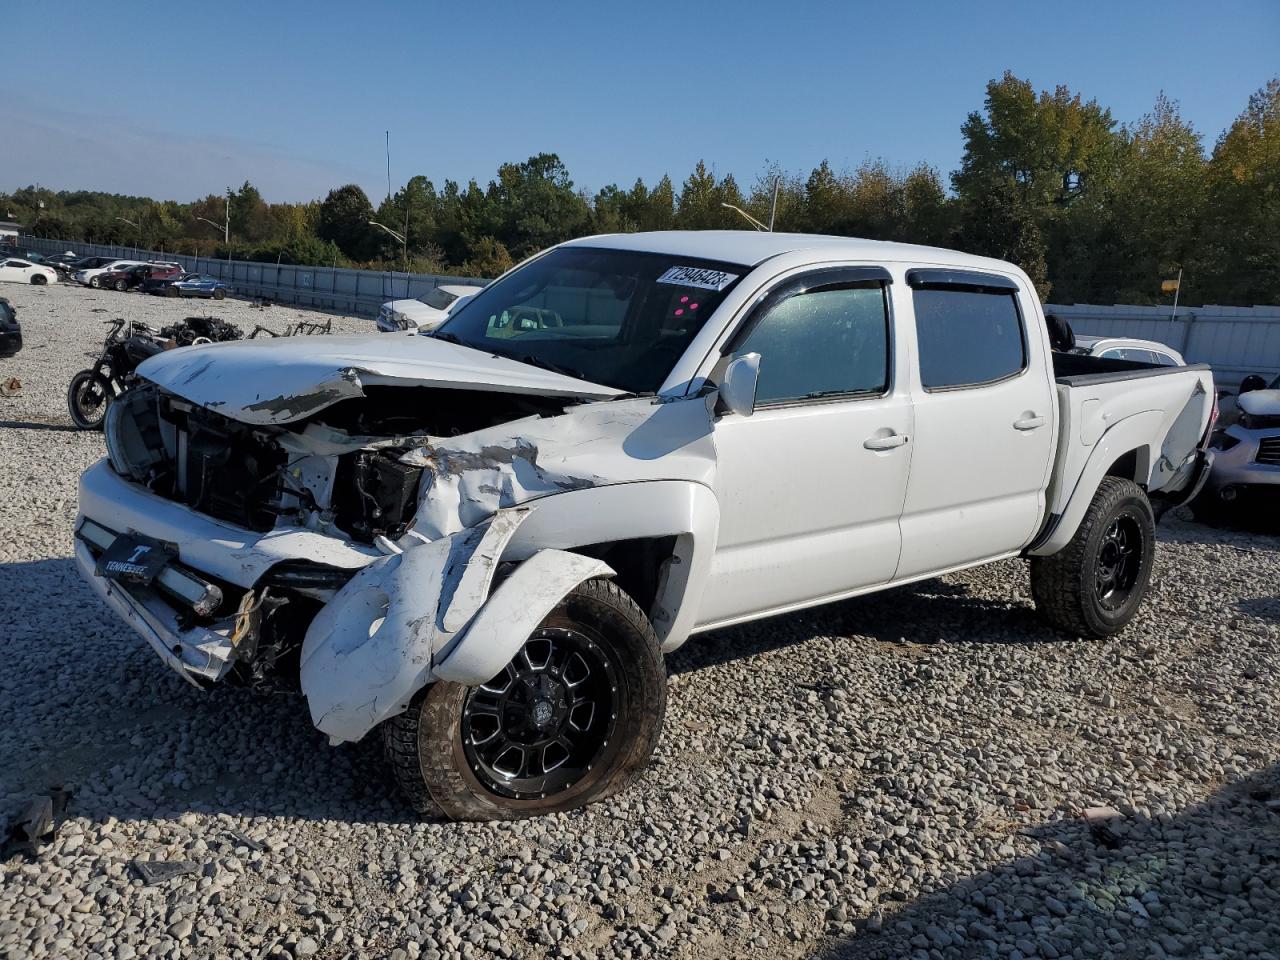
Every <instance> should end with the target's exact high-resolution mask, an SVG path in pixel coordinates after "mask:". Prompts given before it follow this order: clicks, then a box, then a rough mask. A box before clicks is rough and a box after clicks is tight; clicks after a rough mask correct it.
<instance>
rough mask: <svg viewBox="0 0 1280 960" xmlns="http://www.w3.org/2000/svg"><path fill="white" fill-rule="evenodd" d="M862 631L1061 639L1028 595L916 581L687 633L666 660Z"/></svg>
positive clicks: (679, 667)
mask: <svg viewBox="0 0 1280 960" xmlns="http://www.w3.org/2000/svg"><path fill="white" fill-rule="evenodd" d="M845 636H861V637H870V638H872V639H875V640H879V641H882V642H886V643H912V644H938V643H982V644H1010V643H1013V644H1041V643H1054V642H1058V641H1063V640H1067V639H1069V638H1066V637H1064V636H1063V635H1062V634H1060V633H1058V632H1056V631H1055V630H1053V629H1052V628H1051V627H1049V626H1047V625H1046V624H1045V622H1044V621H1043V620H1041V619H1040V618H1039V616H1037V614H1036V612H1035V609H1034V608H1033V607H1032V606H1031V602H1030V600H1029V599H1026V600H1021V601H1018V600H1010V601H1008V602H1004V601H999V600H991V599H988V598H985V597H977V596H973V595H971V594H970V593H969V591H968V589H967V588H966V587H965V586H964V585H963V584H953V583H947V582H945V581H943V580H923V581H920V582H919V583H913V584H909V585H907V586H903V587H895V588H893V589H890V590H885V591H882V592H879V593H871V594H867V595H865V596H861V597H853V598H852V599H849V600H842V601H839V602H837V603H831V604H827V605H825V606H821V607H812V608H810V609H808V610H801V611H798V612H796V613H787V614H781V615H779V616H776V617H770V618H769V619H767V620H759V621H755V622H753V623H749V624H744V625H742V626H739V627H728V628H726V629H723V630H713V631H710V632H708V633H705V634H697V635H695V636H693V637H691V638H690V639H689V641H688V643H686V644H685V645H684V646H683V647H681V648H680V649H679V650H677V651H676V652H675V653H674V654H672V655H671V656H670V657H668V658H667V667H668V669H669V670H670V672H672V673H676V674H681V673H690V672H694V671H698V670H704V669H707V668H708V667H713V666H716V665H718V664H722V663H727V662H730V661H733V660H740V659H744V658H748V657H753V656H757V655H759V654H763V653H768V652H771V651H775V650H782V649H785V648H787V647H790V646H793V645H795V644H800V643H806V642H808V641H811V640H814V639H816V638H818V637H845Z"/></svg>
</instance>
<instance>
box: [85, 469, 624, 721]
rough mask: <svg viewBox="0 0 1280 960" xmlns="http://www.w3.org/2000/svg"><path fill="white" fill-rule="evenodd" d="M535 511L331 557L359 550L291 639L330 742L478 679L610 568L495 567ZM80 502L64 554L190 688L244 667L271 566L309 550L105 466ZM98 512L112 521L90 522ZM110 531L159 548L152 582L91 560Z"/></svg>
mask: <svg viewBox="0 0 1280 960" xmlns="http://www.w3.org/2000/svg"><path fill="white" fill-rule="evenodd" d="M104 471H105V473H106V474H109V476H108V475H104ZM151 501H154V503H152V502H151ZM144 507H154V510H152V509H143V508H144ZM533 509H534V508H533V507H529V506H521V507H512V508H506V509H501V510H498V511H497V512H495V513H494V514H493V515H492V516H490V517H488V518H486V519H485V520H483V521H481V522H479V523H477V524H475V525H473V526H470V527H467V528H465V529H463V530H460V531H458V532H457V533H452V534H448V535H445V536H442V537H440V538H438V539H434V540H427V539H425V538H422V537H420V536H416V535H415V536H410V537H406V538H404V539H403V540H402V541H401V544H402V546H399V547H394V548H393V549H395V551H396V552H394V553H391V554H389V555H388V554H384V553H379V554H378V555H377V557H376V558H374V559H370V558H369V557H368V556H367V555H366V554H363V553H359V552H357V551H356V548H355V547H354V546H353V547H349V548H348V549H349V550H350V551H351V553H352V554H353V555H354V556H350V555H344V557H345V558H346V559H349V560H350V559H354V557H359V559H360V560H361V561H363V562H362V564H361V566H360V569H359V570H358V571H353V575H351V576H350V578H349V579H347V580H346V582H345V583H344V584H343V585H341V586H340V587H338V588H336V589H332V590H327V591H324V602H323V604H322V605H321V606H319V609H318V612H317V613H315V615H314V617H313V618H311V619H310V620H309V622H307V623H306V624H305V627H304V628H302V629H300V630H299V631H298V635H297V636H296V642H297V647H298V651H299V660H298V664H299V675H298V679H299V681H300V684H301V687H302V692H303V694H304V695H305V696H306V698H307V703H308V706H309V708H310V711H311V716H312V721H313V722H314V724H315V726H316V727H317V728H318V729H319V730H321V731H322V732H324V733H326V734H328V736H329V738H330V741H331V742H333V743H341V742H346V741H353V740H359V739H361V738H362V737H363V736H364V735H365V734H367V733H368V732H369V731H370V730H372V729H373V728H374V727H376V726H377V725H378V724H380V723H382V722H383V721H384V720H386V719H388V718H389V717H391V716H394V715H395V714H397V713H400V712H401V711H403V710H404V709H405V708H406V707H407V706H408V705H409V702H410V701H411V700H412V698H413V696H414V695H415V694H416V693H417V692H418V691H419V690H421V689H422V688H423V687H425V686H426V685H427V684H429V683H432V682H435V681H437V680H447V681H452V682H455V683H462V684H466V685H475V684H479V683H483V682H485V681H486V680H488V679H490V678H491V677H493V676H494V675H495V674H497V673H498V672H499V671H500V670H501V669H502V667H503V666H504V665H505V664H506V663H507V662H508V661H510V659H511V658H512V657H513V656H515V655H516V653H517V652H518V651H519V649H520V647H521V646H522V645H523V644H524V642H525V640H526V639H527V638H528V636H529V635H530V634H531V633H532V632H533V631H534V630H535V629H536V628H537V626H538V624H539V623H541V622H542V620H543V619H544V618H545V617H546V616H547V614H548V613H550V612H551V610H553V609H554V608H555V606H556V605H557V604H558V603H560V602H561V600H562V599H563V598H564V597H565V595H566V594H568V593H569V592H570V591H571V590H573V588H574V587H576V586H577V585H578V584H579V583H581V582H583V581H585V580H589V579H592V578H596V577H610V576H613V574H614V571H613V570H612V569H611V568H610V567H609V566H608V565H607V564H605V563H603V562H602V561H600V560H597V559H594V558H591V557H587V556H583V555H581V554H576V553H571V552H566V551H562V550H556V549H542V550H538V551H536V552H534V553H532V554H531V555H527V556H526V558H525V559H523V561H521V562H518V563H517V562H509V563H506V564H503V555H504V553H505V552H506V550H507V547H508V545H509V544H510V543H511V540H512V538H513V536H514V535H515V533H516V531H517V529H518V528H519V527H520V525H521V524H522V523H523V522H524V521H525V519H526V518H527V517H528V516H529V514H530V513H531V512H532V510H533ZM81 510H82V514H81V519H80V521H79V522H78V524H77V533H76V559H77V562H78V564H79V566H80V569H81V572H82V573H83V575H84V578H85V580H86V581H87V582H88V583H89V584H90V585H91V586H92V587H93V589H94V592H95V593H97V594H98V596H99V597H101V598H102V599H103V600H104V601H105V602H106V603H107V604H108V605H109V606H110V607H111V608H112V609H114V610H115V611H116V613H118V614H119V615H120V617H121V618H122V619H123V620H124V621H125V622H126V623H127V624H129V626H130V627H132V628H133V629H134V630H135V631H136V632H137V633H138V634H139V635H140V636H141V637H142V638H143V639H145V640H146V641H147V643H148V644H150V645H151V647H152V648H153V649H154V650H155V651H156V653H157V654H159V656H160V658H161V660H163V661H164V662H165V664H166V665H167V666H168V667H170V668H171V669H172V670H174V671H175V672H177V673H178V674H179V675H181V676H182V677H183V678H184V679H186V680H188V681H189V682H191V683H193V684H195V685H197V686H203V685H204V684H206V683H214V682H217V681H220V680H223V679H225V678H226V677H227V675H228V674H229V673H230V672H231V671H232V670H233V668H235V667H236V665H237V664H238V663H242V662H243V663H244V664H245V666H246V667H250V666H252V665H253V664H254V662H255V661H254V650H255V649H256V645H257V642H258V635H259V630H258V626H259V624H258V622H257V621H255V620H254V619H253V613H254V611H255V610H256V609H257V606H258V604H260V603H262V602H264V600H265V598H266V596H267V592H268V590H272V591H274V590H275V589H276V588H275V587H274V586H272V585H271V584H273V583H274V582H275V578H276V573H275V572H273V571H272V570H271V567H272V566H273V565H276V564H285V563H286V562H297V561H307V560H310V559H312V558H311V557H308V556H307V554H306V553H305V552H303V553H297V552H293V551H292V550H285V549H283V547H284V545H285V544H288V545H289V546H290V547H295V548H297V547H300V546H301V547H302V548H305V546H307V545H308V544H309V543H312V542H313V540H314V539H318V538H319V535H317V534H315V533H314V532H309V531H296V532H290V531H283V532H280V533H279V535H277V536H274V537H273V536H272V535H271V534H264V535H262V536H261V537H258V538H257V539H254V537H253V535H250V534H248V533H247V532H246V531H243V530H238V529H236V528H233V527H228V526H227V525H225V524H222V523H218V522H217V521H212V520H210V519H208V518H205V517H202V516H199V515H198V514H195V513H194V512H192V511H190V510H188V509H187V508H185V507H183V506H182V505H179V504H174V503H172V502H171V501H167V500H163V499H161V498H159V497H155V496H154V495H152V494H150V493H148V492H147V491H145V490H143V489H141V488H140V487H138V486H136V485H134V484H129V483H127V482H126V481H124V480H122V479H120V478H119V477H117V476H116V475H115V474H114V472H112V471H110V468H109V467H106V466H105V464H99V465H98V467H95V468H91V470H90V471H89V473H86V474H85V478H84V480H83V481H82V486H81ZM106 516H112V517H114V518H115V519H114V520H113V527H114V528H116V529H112V528H108V527H107V526H106V524H105V523H104V522H103V521H101V520H98V519H95V518H97V517H106ZM205 528H213V529H215V530H216V531H217V532H218V533H219V536H218V537H217V538H213V539H200V538H198V537H196V536H193V534H195V533H199V532H203V533H205V534H206V535H207V533H208V532H209V531H208V530H206V529H205ZM119 536H123V537H125V538H126V542H128V543H130V544H132V543H134V542H137V541H139V540H145V541H148V542H158V543H159V544H161V545H163V547H164V550H165V552H166V553H167V554H168V559H167V560H166V563H165V564H164V565H163V567H161V568H160V570H159V571H158V572H156V573H155V575H154V578H153V579H152V580H151V581H150V582H149V583H146V584H142V583H132V582H126V581H123V580H118V579H113V578H112V577H114V576H116V574H115V573H113V574H112V577H108V576H104V575H103V573H102V572H101V568H102V562H101V558H102V557H103V555H104V553H105V552H106V550H107V549H109V548H110V547H111V545H112V544H113V543H114V541H115V539H116V538H117V537H119ZM299 538H301V539H299ZM308 538H312V539H311V540H309V539H308ZM324 539H325V540H330V541H331V538H324ZM250 540H253V541H254V542H253V543H249V542H247V541H250ZM330 549H331V550H337V549H338V547H337V546H332V545H331V548H330ZM197 558H199V559H197ZM233 561H234V562H233ZM500 565H501V566H502V567H503V571H502V575H501V576H500V575H499V567H500ZM227 574H232V575H233V576H227ZM345 576H346V575H345V574H344V577H345ZM206 578H208V579H206ZM213 579H217V580H218V581H219V582H220V583H221V584H222V585H223V587H225V588H226V590H227V592H228V594H229V595H228V596H226V597H223V596H221V592H220V588H218V587H217V586H216V585H215V584H214V583H213V582H212V581H213ZM495 584H496V585H495ZM210 591H213V592H210ZM215 593H216V594H217V595H216V596H215V595H214V594H215ZM237 594H238V596H237ZM314 599H320V598H319V597H314ZM237 673H239V671H237Z"/></svg>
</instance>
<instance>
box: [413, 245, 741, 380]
mask: <svg viewBox="0 0 1280 960" xmlns="http://www.w3.org/2000/svg"><path fill="white" fill-rule="evenodd" d="M749 270H750V268H749V267H745V266H739V265H736V264H729V263H720V262H716V261H708V260H698V259H693V258H688V257H679V256H674V255H671V254H659V253H638V252H634V251H630V250H604V249H595V248H591V247H561V248H559V249H556V250H552V251H551V252H550V253H547V254H545V255H543V256H541V257H539V258H538V259H536V260H534V261H533V262H531V263H529V264H526V265H525V266H523V267H521V268H520V269H519V270H516V271H513V272H512V273H509V274H507V276H506V277H504V278H503V279H501V280H498V281H495V282H494V283H491V284H489V286H487V287H485V288H483V289H482V290H481V291H480V292H479V293H477V294H476V295H475V296H474V297H471V298H470V299H468V300H466V301H465V302H464V303H463V304H462V305H461V306H460V307H458V308H457V310H456V311H455V312H454V313H453V314H452V315H451V316H450V317H449V319H448V320H447V321H446V322H445V323H444V325H443V326H441V327H439V328H438V329H437V330H435V331H434V332H432V333H427V334H423V335H425V336H434V337H438V338H440V339H443V340H453V341H455V342H457V343H461V344H464V345H465V346H469V347H474V348H475V349H477V350H484V351H485V352H487V353H496V354H499V355H501V356H504V357H510V358H511V359H513V360H519V361H521V362H523V363H529V364H532V365H533V366H540V367H546V368H548V369H551V370H556V371H559V372H561V373H565V374H567V375H569V376H572V377H578V378H579V379H582V380H589V381H591V382H593V383H602V384H604V385H606V386H610V387H616V388H618V389H620V390H626V391H628V392H632V393H652V392H656V391H657V390H658V388H659V387H661V386H662V382H663V381H664V380H665V379H666V378H667V375H668V374H669V373H670V372H671V369H672V368H673V367H674V366H675V363H676V361H677V360H679V358H680V357H681V356H682V355H683V354H684V352H685V350H686V349H687V348H688V346H689V344H690V342H691V341H692V340H693V338H694V336H696V335H697V333H698V331H699V330H701V329H702V326H703V324H704V323H705V322H706V319H707V318H708V317H709V316H710V315H711V314H712V313H714V312H715V309H716V307H718V306H719V305H720V303H721V302H722V301H723V300H724V298H725V297H726V296H727V295H728V293H729V291H730V290H732V289H733V287H734V285H735V284H736V283H737V282H738V280H739V279H741V277H742V276H744V275H745V274H746V273H747V272H748V271H749Z"/></svg>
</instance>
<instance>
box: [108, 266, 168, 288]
mask: <svg viewBox="0 0 1280 960" xmlns="http://www.w3.org/2000/svg"><path fill="white" fill-rule="evenodd" d="M181 275H182V268H181V267H180V266H178V265H177V264H176V263H142V264H138V265H137V266H132V267H124V268H122V269H120V270H108V271H107V272H106V273H102V274H99V275H98V286H99V287H102V288H104V289H112V290H120V291H122V292H123V291H125V290H132V289H134V288H135V287H139V286H141V285H142V283H143V281H144V280H172V279H175V278H177V277H180V276H181Z"/></svg>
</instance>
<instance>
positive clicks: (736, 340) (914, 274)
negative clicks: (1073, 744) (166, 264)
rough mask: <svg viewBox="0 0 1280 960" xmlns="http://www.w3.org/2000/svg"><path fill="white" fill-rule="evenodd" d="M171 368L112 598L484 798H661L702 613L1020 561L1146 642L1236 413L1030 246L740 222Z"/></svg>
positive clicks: (112, 535) (620, 243)
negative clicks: (1080, 305) (1072, 339)
mask: <svg viewBox="0 0 1280 960" xmlns="http://www.w3.org/2000/svg"><path fill="white" fill-rule="evenodd" d="M138 374H139V377H140V384H139V385H138V386H136V387H135V388H133V389H131V390H130V391H128V392H127V393H125V394H124V395H122V396H121V397H120V398H119V399H118V400H117V401H116V402H115V403H114V404H113V405H112V407H111V410H110V414H109V416H108V419H107V423H106V428H105V429H106V441H107V450H108V453H109V458H108V460H103V461H101V462H99V463H97V464H96V465H94V466H93V467H91V468H90V469H89V470H88V471H87V472H86V473H85V475H84V477H83V478H82V480H81V486H80V510H81V516H80V519H79V521H78V523H77V530H76V533H77V546H76V549H77V556H78V560H79V563H80V566H81V568H82V569H83V571H84V573H85V576H86V577H87V578H88V580H89V582H90V583H91V584H92V585H93V586H94V588H95V589H96V591H97V592H98V594H99V595H100V596H101V597H102V598H103V599H105V600H106V602H107V603H108V604H109V605H110V606H112V607H113V608H114V609H115V610H116V611H117V612H118V613H119V614H120V615H121V616H122V617H123V618H124V619H125V620H126V621H127V622H128V623H129V624H130V625H131V626H132V627H133V628H134V629H135V630H136V631H137V632H138V633H140V634H141V635H142V636H143V637H144V638H145V639H146V640H147V641H148V642H149V643H150V644H151V646H153V647H154V648H155V650H156V652H157V653H158V654H159V655H160V656H161V658H162V659H163V660H164V661H165V663H167V664H168V665H169V666H170V667H171V668H173V669H174V670H175V671H177V672H178V673H179V674H181V675H182V676H183V677H185V678H187V679H188V680H189V681H191V682H192V683H195V684H197V685H201V686H203V685H205V684H208V683H213V682H217V681H223V680H233V681H236V682H242V683H249V684H259V683H271V682H283V683H285V684H290V685H293V686H300V687H301V690H302V693H303V694H304V695H305V696H306V698H307V701H308V705H309V707H310V711H311V716H312V719H313V721H314V723H315V725H316V726H317V727H318V728H319V729H320V730H321V731H323V732H324V733H326V734H327V735H328V736H329V738H330V740H331V741H332V742H334V743H340V742H346V741H355V740H359V739H361V738H362V737H364V736H366V735H368V734H370V733H371V732H373V731H374V730H375V729H376V728H381V736H382V737H383V740H384V744H385V747H386V751H387V756H388V758H389V760H390V762H391V764H392V766H393V767H394V769H395V773H396V775H397V778H398V780H399V782H400V783H401V785H402V786H403V788H404V791H405V793H406V794H407V796H408V798H409V800H410V801H411V802H412V803H413V805H414V806H415V807H416V808H417V809H418V810H420V811H423V812H441V811H442V812H443V813H445V814H447V815H448V816H450V817H455V818H470V819H485V818H502V817H513V816H527V815H532V814H537V813H542V812H549V811H556V810H565V809H569V808H572V807H576V806H580V805H582V804H584V803H587V802H589V801H591V800H594V799H598V798H600V797H603V796H607V795H609V794H610V793H613V792H615V791H616V790H618V789H620V788H621V787H622V786H624V785H625V784H626V783H627V782H628V781H629V780H631V779H632V778H633V777H634V776H635V775H636V774H637V773H638V772H639V771H640V770H641V769H642V768H643V766H644V765H645V763H646V761H647V760H648V758H649V756H650V754H651V753H652V751H653V749H654V745H655V743H656V741H657V738H658V735H659V730H660V728H661V725H662V719H663V713H664V707H665V682H666V674H665V668H664V664H663V654H664V653H666V652H669V651H671V650H674V649H675V648H676V647H678V646H680V645H681V644H682V643H684V642H685V640H687V639H688V638H689V636H690V635H691V634H694V633H697V632H699V631H704V630H710V629H713V628H716V627H722V626H726V625H729V624H734V623H740V622H743V621H746V620H752V619H756V618H760V617H765V616H769V615H771V614H776V613H780V612H783V611H789V610H796V609H799V608H802V607H807V606H812V605H816V604H820V603H826V602H829V601H833V600H838V599H841V598H844V597H850V596H854V595H856V594H860V593H866V592H869V591H873V590H880V589H884V588H886V587H889V586H893V585H895V584H901V583H905V582H909V581H913V580H919V579H922V578H925V577H932V576H936V575H938V574H941V573H945V572H947V571H952V570H959V569H962V568H964V567H968V566H972V565H975V564H981V563H987V562H990V561H993V560H998V559H1001V558H1007V557H1016V556H1025V557H1028V558H1029V559H1030V563H1031V581H1032V588H1033V594H1034V598H1035V602H1036V605H1037V606H1038V607H1039V608H1040V610H1041V611H1042V612H1043V613H1044V614H1045V616H1046V617H1047V619H1048V620H1049V621H1050V622H1051V623H1053V624H1055V625H1057V626H1058V627H1060V628H1063V629H1065V630H1067V631H1070V632H1071V633H1073V634H1076V635H1085V636H1097V637H1100V636H1106V635H1110V634H1113V633H1115V632H1117V631H1119V630H1120V629H1122V628H1123V627H1124V626H1125V624H1126V623H1128V621H1129V620H1130V619H1131V618H1132V617H1133V616H1134V614H1135V612H1136V610H1137V607H1138V606H1139V604H1140V603H1141V601H1142V598H1143V595H1144V593H1145V592H1146V588H1147V583H1148V578H1149V575H1150V571H1151V564H1152V558H1153V553H1154V535H1155V527H1154V520H1155V515H1156V514H1157V513H1158V512H1159V511H1160V510H1161V509H1163V508H1165V507H1168V506H1170V505H1172V504H1175V503H1180V502H1182V501H1183V500H1185V499H1187V498H1189V497H1190V496H1192V495H1193V494H1194V493H1195V492H1196V490H1197V489H1198V487H1199V485H1200V484H1201V483H1203V480H1204V476H1205V474H1206V471H1207V467H1208V462H1209V458H1210V455H1209V454H1208V453H1207V452H1206V450H1205V445H1204V444H1205V438H1206V437H1207V435H1208V427H1209V424H1210V420H1211V417H1212V411H1213V408H1214V404H1213V397H1214V390H1213V383H1212V379H1211V377H1210V374H1209V372H1208V371H1207V369H1205V368H1204V367H1195V366H1191V367H1161V366H1154V365H1146V364H1141V363H1134V362H1127V361H1121V360H1107V359H1100V358H1094V357H1081V356H1076V355H1070V354H1055V353H1052V352H1051V350H1050V344H1049V338H1048V334H1047V332H1046V328H1045V323H1044V317H1043V313H1042V311H1041V308H1040V304H1039V302H1038V301H1037V299H1036V296H1035V292H1034V290H1033V288H1032V286H1031V284H1030V283H1029V282H1028V280H1027V278H1026V276H1025V275H1024V274H1023V273H1022V272H1021V271H1020V270H1018V269H1017V268H1016V267H1013V266H1011V265H1010V264H1008V263H1003V262H1000V261H996V260H988V259H983V258H979V257H972V256H967V255H964V254H960V253H956V252H953V251H947V250H937V249H930V248H925V247H914V246H906V245H897V244H886V243H876V242H869V241H861V240H852V239H846V238H837V237H816V236H803V235H781V234H763V233H740V232H703V233H696V232H688V233H654V234H632V235H626V236H608V237H591V238H586V239H582V240H576V241H573V242H570V243H566V244H563V245H561V246H559V247H555V248H553V249H551V250H549V251H546V252H544V253H542V254H540V255H538V256H537V257H534V258H533V259H531V260H529V261H527V262H525V263H524V264H522V265H521V266H519V267H517V268H516V269H515V270H513V271H511V272H509V273H508V274H506V275H505V276H504V277H502V278H500V279H499V280H497V281H495V282H494V283H492V284H490V285H489V286H488V287H487V288H485V289H484V290H483V291H482V292H480V293H479V294H477V295H476V296H475V297H474V298H473V299H472V300H471V301H470V302H469V303H467V304H465V305H464V306H463V307H462V308H461V309H460V310H459V311H458V312H457V313H456V314H454V315H453V316H451V317H450V319H449V320H448V322H447V323H445V324H444V326H443V327H441V328H440V329H439V330H437V331H435V332H434V333H432V334H429V335H421V336H415V337H408V338H405V337H396V338H388V337H385V336H381V337H379V336H369V337H307V338H293V339H288V340H285V339H279V340H272V341H265V342H264V341H252V342H250V341H245V342H240V343H228V344H215V345H211V346H205V347H194V348H189V349H186V350H180V351H173V352H171V353H167V354H161V355H159V356H157V357H154V358H152V359H150V360H148V361H147V362H146V363H144V364H143V365H142V366H141V367H140V368H139V370H138ZM1153 507H1154V509H1153Z"/></svg>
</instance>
